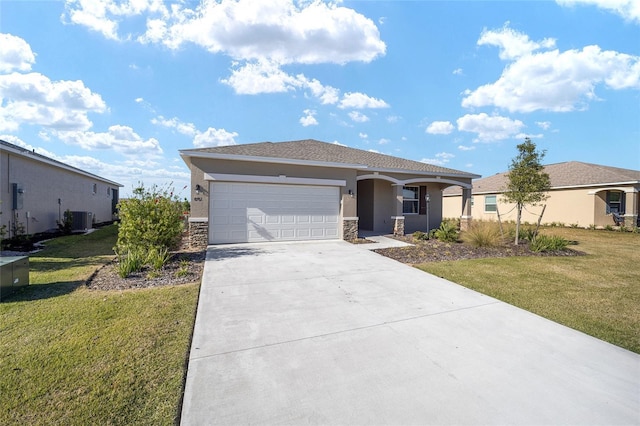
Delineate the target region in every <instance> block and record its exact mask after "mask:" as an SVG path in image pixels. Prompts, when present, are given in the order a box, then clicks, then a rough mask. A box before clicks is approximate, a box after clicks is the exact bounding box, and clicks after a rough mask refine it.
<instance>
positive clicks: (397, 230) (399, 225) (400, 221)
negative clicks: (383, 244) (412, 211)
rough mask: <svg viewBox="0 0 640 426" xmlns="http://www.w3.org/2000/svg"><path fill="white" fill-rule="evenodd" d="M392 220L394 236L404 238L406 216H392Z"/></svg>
mask: <svg viewBox="0 0 640 426" xmlns="http://www.w3.org/2000/svg"><path fill="white" fill-rule="evenodd" d="M391 219H393V235H394V236H396V237H402V236H404V216H391Z"/></svg>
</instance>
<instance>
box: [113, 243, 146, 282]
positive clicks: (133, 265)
mask: <svg viewBox="0 0 640 426" xmlns="http://www.w3.org/2000/svg"><path fill="white" fill-rule="evenodd" d="M144 260H145V256H144V254H143V251H142V250H141V249H139V248H134V249H130V250H127V252H126V254H121V253H118V263H117V265H116V270H117V271H118V275H119V276H120V277H121V278H127V277H128V276H129V275H131V274H132V273H134V272H139V271H141V270H142V267H143V266H144Z"/></svg>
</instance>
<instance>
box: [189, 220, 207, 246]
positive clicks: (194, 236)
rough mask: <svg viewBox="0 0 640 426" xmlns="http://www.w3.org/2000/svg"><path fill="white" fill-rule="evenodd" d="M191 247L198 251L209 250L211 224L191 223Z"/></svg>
mask: <svg viewBox="0 0 640 426" xmlns="http://www.w3.org/2000/svg"><path fill="white" fill-rule="evenodd" d="M189 245H190V246H191V247H192V248H197V249H206V248H207V246H208V245H209V222H204V221H203V222H195V221H194V222H192V221H189Z"/></svg>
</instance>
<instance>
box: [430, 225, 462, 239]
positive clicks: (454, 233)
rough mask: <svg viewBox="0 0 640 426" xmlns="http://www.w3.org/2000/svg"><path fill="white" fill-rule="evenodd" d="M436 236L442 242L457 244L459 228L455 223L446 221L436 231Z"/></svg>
mask: <svg viewBox="0 0 640 426" xmlns="http://www.w3.org/2000/svg"><path fill="white" fill-rule="evenodd" d="M434 236H435V237H436V238H437V239H438V240H440V241H444V242H447V243H455V242H456V241H458V228H457V227H456V225H455V223H453V222H447V221H445V222H442V223H441V224H440V227H439V228H438V229H436V230H435V232H434Z"/></svg>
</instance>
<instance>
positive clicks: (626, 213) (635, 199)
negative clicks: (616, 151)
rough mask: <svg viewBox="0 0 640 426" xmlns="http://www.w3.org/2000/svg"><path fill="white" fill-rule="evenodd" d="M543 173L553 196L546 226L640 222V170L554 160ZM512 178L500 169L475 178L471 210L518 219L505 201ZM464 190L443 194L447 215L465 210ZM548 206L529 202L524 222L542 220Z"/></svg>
mask: <svg viewBox="0 0 640 426" xmlns="http://www.w3.org/2000/svg"><path fill="white" fill-rule="evenodd" d="M544 171H545V172H546V173H548V174H549V177H550V178H551V190H550V191H549V193H548V195H549V198H548V199H547V200H546V201H545V202H543V203H542V204H546V208H545V210H544V215H543V217H542V223H543V224H551V223H556V224H564V225H566V226H570V225H578V226H580V227H589V226H592V225H595V226H598V227H603V226H607V225H615V221H614V216H618V217H621V218H622V219H623V221H624V224H625V226H627V227H632V226H636V225H637V223H638V210H640V197H639V196H638V192H639V191H640V171H638V170H629V169H620V168H616V167H608V166H601V165H598V164H589V163H581V162H579V161H569V162H566V163H558V164H550V165H548V166H545V168H544ZM506 184H507V176H506V172H505V173H499V174H496V175H493V176H489V177H486V178H482V179H478V180H475V181H474V182H473V191H472V194H473V197H472V203H471V204H472V207H471V214H472V215H473V217H474V218H475V219H480V220H497V219H498V213H499V214H500V219H501V220H502V221H515V220H516V211H515V209H514V205H513V204H509V203H505V202H504V201H502V197H501V194H502V191H503V189H504V188H505V187H506ZM461 196H462V194H461V192H460V191H459V190H456V188H448V189H447V190H445V191H444V194H443V198H444V201H443V215H444V217H451V218H453V217H457V216H459V214H460V207H459V203H460V198H461ZM542 209H543V206H542V205H538V206H530V205H527V206H525V210H523V214H522V221H523V222H529V223H537V221H538V218H539V217H540V214H541V213H542Z"/></svg>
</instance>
